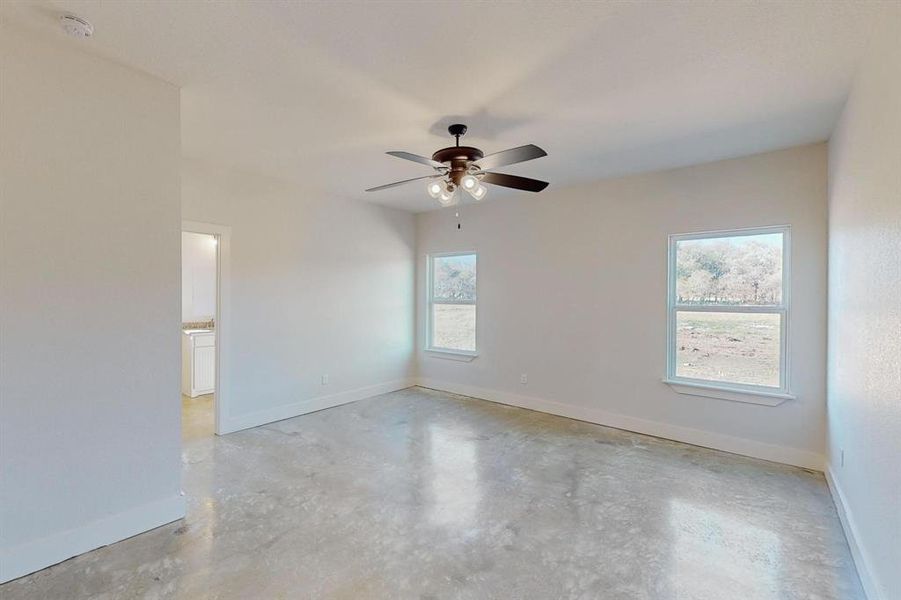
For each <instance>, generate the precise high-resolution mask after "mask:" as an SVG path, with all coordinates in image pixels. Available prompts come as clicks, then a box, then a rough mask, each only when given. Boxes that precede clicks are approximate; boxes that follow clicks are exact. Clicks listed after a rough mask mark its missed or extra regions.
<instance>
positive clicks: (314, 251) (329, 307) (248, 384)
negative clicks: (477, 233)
mask: <svg viewBox="0 0 901 600" xmlns="http://www.w3.org/2000/svg"><path fill="white" fill-rule="evenodd" d="M182 181H183V188H182V198H183V211H182V214H183V217H184V219H185V220H190V221H201V222H208V223H216V224H220V225H227V226H229V227H231V232H232V233H231V247H230V255H231V265H230V272H231V285H230V292H229V294H230V306H231V308H230V317H229V318H230V320H231V325H230V327H229V329H228V331H230V332H231V333H229V334H228V337H227V339H226V340H225V341H224V342H223V344H222V346H221V347H220V351H221V352H222V353H223V355H222V358H223V359H224V360H225V361H226V362H227V366H226V367H224V369H223V375H226V374H227V376H228V379H229V384H228V385H229V389H228V390H226V393H227V394H228V402H227V404H228V414H225V415H221V417H222V419H221V421H222V428H223V431H226V432H227V431H233V430H236V429H242V428H245V427H253V426H256V425H260V424H263V423H268V422H271V421H275V420H279V419H285V418H288V417H292V416H296V415H298V414H303V413H304V412H309V411H311V410H318V409H321V408H325V407H327V406H332V405H335V404H337V403H341V402H347V401H350V400H356V399H359V398H362V397H365V396H368V395H373V394H376V393H382V392H385V391H390V390H392V389H398V388H401V387H405V386H406V385H408V384H409V381H410V377H411V376H412V371H413V312H414V307H413V278H414V265H413V261H414V253H413V245H414V228H413V216H412V215H411V214H409V213H406V212H403V211H399V210H393V209H388V208H384V207H380V206H375V205H371V204H363V203H360V202H352V201H347V200H341V199H339V198H333V197H322V196H321V195H318V194H315V193H311V192H308V191H305V190H302V189H299V188H297V187H296V186H294V185H291V184H288V183H284V182H281V181H278V180H275V179H271V178H267V177H260V176H255V175H251V174H248V173H241V172H236V171H233V170H230V169H227V168H224V167H218V166H209V165H205V164H201V163H198V162H196V161H191V160H185V161H184V162H183V170H182ZM224 326H226V325H224ZM226 371H227V373H226ZM323 375H328V379H329V383H328V384H327V385H323V384H322V376H323Z"/></svg>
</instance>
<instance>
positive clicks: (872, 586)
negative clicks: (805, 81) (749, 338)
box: [828, 4, 901, 600]
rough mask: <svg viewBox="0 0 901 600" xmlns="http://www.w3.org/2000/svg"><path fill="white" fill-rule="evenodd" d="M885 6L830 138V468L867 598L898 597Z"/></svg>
mask: <svg viewBox="0 0 901 600" xmlns="http://www.w3.org/2000/svg"><path fill="white" fill-rule="evenodd" d="M886 9H887V10H886V15H885V18H884V19H883V20H882V23H881V28H880V29H879V30H878V31H876V32H874V35H873V38H872V40H873V41H872V46H871V48H870V51H869V53H868V56H867V58H866V59H865V60H864V61H863V63H862V65H861V70H860V72H859V74H858V77H857V79H856V81H855V84H854V88H853V91H852V93H851V97H850V99H849V100H848V104H847V105H846V107H845V110H844V113H843V115H842V118H841V121H840V122H839V125H838V127H837V128H836V131H835V133H834V134H833V136H832V139H831V140H830V143H829V358H828V371H829V379H828V391H829V401H828V420H829V475H830V483H831V484H832V486H833V492H834V495H835V496H836V498H837V500H838V504H839V508H840V509H841V510H843V511H844V514H843V517H844V524H845V530H846V532H847V533H848V537H849V541H850V542H851V547H852V550H853V551H854V552H855V560H856V562H857V565H858V570H859V571H860V574H861V579H862V581H863V583H864V587H865V588H866V589H867V592H868V594H869V596H870V598H871V600H877V599H885V600H887V599H889V598H901V569H899V567H901V34H899V32H901V6H899V5H898V4H895V5H894V6H892V7H890V6H889V5H886ZM842 450H844V465H842Z"/></svg>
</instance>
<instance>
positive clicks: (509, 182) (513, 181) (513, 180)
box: [481, 173, 549, 192]
mask: <svg viewBox="0 0 901 600" xmlns="http://www.w3.org/2000/svg"><path fill="white" fill-rule="evenodd" d="M481 180H482V183H490V184H493V185H501V186H503V187H508V188H513V189H516V190H525V191H527V192H540V191H541V190H543V189H544V188H546V187H547V186H548V185H549V184H548V182H547V181H539V180H537V179H529V178H528V177H519V176H517V175H507V174H506V173H485V174H483V175H482V176H481Z"/></svg>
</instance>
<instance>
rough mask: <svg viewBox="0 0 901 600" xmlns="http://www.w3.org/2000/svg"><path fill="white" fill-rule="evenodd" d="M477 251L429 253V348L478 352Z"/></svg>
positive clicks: (467, 352)
mask: <svg viewBox="0 0 901 600" xmlns="http://www.w3.org/2000/svg"><path fill="white" fill-rule="evenodd" d="M476 259H477V257H476V255H475V254H474V253H472V252H468V253H457V254H432V255H429V306H428V319H429V322H428V349H429V350H437V351H439V352H442V351H443V352H455V353H460V354H470V355H474V354H475V352H476V262H477V260H476Z"/></svg>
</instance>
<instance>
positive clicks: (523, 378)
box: [519, 373, 529, 385]
mask: <svg viewBox="0 0 901 600" xmlns="http://www.w3.org/2000/svg"><path fill="white" fill-rule="evenodd" d="M519 382H520V383H521V384H523V385H526V384H527V383H529V376H528V375H527V374H526V373H522V374H521V375H520V376H519Z"/></svg>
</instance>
